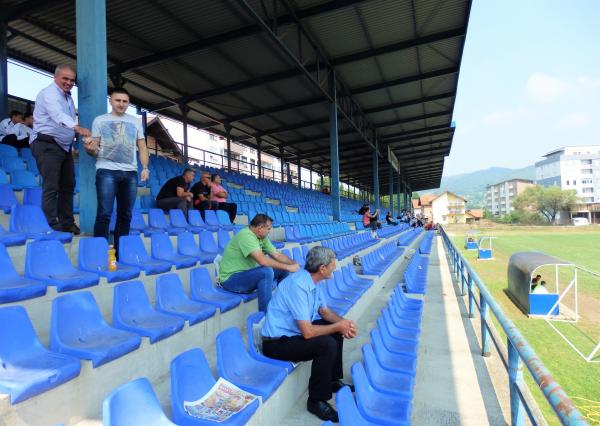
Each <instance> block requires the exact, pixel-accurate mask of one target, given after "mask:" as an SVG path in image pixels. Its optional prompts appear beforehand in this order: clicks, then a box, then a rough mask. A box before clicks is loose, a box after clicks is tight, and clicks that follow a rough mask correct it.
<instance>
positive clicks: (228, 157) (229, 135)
mask: <svg viewBox="0 0 600 426" xmlns="http://www.w3.org/2000/svg"><path fill="white" fill-rule="evenodd" d="M225 136H226V137H227V171H228V172H229V173H231V126H225ZM238 164H239V163H238Z"/></svg>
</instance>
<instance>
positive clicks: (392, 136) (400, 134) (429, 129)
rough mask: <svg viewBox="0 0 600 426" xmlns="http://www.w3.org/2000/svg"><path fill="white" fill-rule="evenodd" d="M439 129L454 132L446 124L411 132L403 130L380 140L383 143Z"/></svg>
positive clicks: (383, 136) (384, 136) (452, 128)
mask: <svg viewBox="0 0 600 426" xmlns="http://www.w3.org/2000/svg"><path fill="white" fill-rule="evenodd" d="M440 129H446V130H447V131H450V130H452V131H454V127H451V126H450V125H448V124H438V125H435V126H426V127H422V128H419V129H413V130H405V131H403V132H397V133H390V134H387V135H382V138H383V140H384V141H387V140H388V139H392V138H395V137H402V136H408V135H413V134H416V133H423V132H429V131H432V130H440Z"/></svg>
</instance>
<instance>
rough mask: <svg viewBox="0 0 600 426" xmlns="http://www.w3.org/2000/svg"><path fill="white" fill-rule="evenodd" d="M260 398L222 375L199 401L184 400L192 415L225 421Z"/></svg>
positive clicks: (215, 420) (187, 409)
mask: <svg viewBox="0 0 600 426" xmlns="http://www.w3.org/2000/svg"><path fill="white" fill-rule="evenodd" d="M257 398H259V397H258V396H256V395H253V394H251V393H249V392H246V391H245V390H242V389H240V388H238V387H237V386H235V385H234V384H233V383H230V382H228V381H227V380H225V379H223V378H222V377H220V378H219V380H218V381H217V382H216V383H215V384H214V386H213V387H212V388H211V389H210V391H208V392H207V393H206V395H204V396H203V397H202V398H200V399H199V400H197V401H191V402H189V401H184V403H183V408H184V409H185V411H186V413H188V414H189V415H190V416H192V417H197V418H200V419H204V420H212V421H214V422H223V421H225V420H227V419H229V418H230V417H231V416H233V415H235V414H236V413H239V412H240V411H242V410H243V409H244V408H245V407H246V406H248V404H251V403H252V402H253V401H254V400H255V399H257Z"/></svg>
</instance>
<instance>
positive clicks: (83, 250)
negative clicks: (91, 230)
mask: <svg viewBox="0 0 600 426" xmlns="http://www.w3.org/2000/svg"><path fill="white" fill-rule="evenodd" d="M78 265H79V269H84V270H87V271H105V270H107V269H108V242H107V241H106V239H105V238H103V237H93V238H92V237H90V238H80V239H79V255H78Z"/></svg>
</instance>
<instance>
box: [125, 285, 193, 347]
mask: <svg viewBox="0 0 600 426" xmlns="http://www.w3.org/2000/svg"><path fill="white" fill-rule="evenodd" d="M184 324H185V321H184V320H183V319H181V318H178V317H176V316H173V315H167V314H163V313H161V312H157V311H156V310H154V309H152V305H151V304H150V300H149V299H148V295H147V294H146V290H145V289H144V285H143V284H142V283H141V281H130V282H126V283H121V284H117V285H116V286H115V290H114V298H113V326H114V327H117V328H120V329H122V330H126V331H131V332H134V333H137V334H139V335H141V336H145V337H148V338H149V339H150V343H154V342H157V341H159V340H162V339H164V338H166V337H169V336H171V335H173V334H175V333H177V332H178V331H179V330H181V329H182V328H183V326H184Z"/></svg>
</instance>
